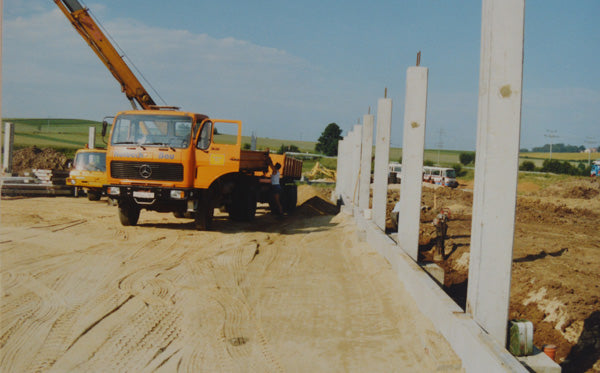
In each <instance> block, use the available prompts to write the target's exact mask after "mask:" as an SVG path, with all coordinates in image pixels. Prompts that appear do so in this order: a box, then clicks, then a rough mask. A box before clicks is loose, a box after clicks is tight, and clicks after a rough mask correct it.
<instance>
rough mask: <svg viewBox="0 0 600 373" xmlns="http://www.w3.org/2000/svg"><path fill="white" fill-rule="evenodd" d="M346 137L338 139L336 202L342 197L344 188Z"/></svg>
mask: <svg viewBox="0 0 600 373" xmlns="http://www.w3.org/2000/svg"><path fill="white" fill-rule="evenodd" d="M344 158H345V153H344V139H341V140H340V141H338V154H337V167H336V168H337V172H336V180H335V198H336V202H337V201H338V200H340V198H342V193H343V190H344Z"/></svg>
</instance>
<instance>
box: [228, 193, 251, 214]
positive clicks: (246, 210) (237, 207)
mask: <svg viewBox="0 0 600 373" xmlns="http://www.w3.org/2000/svg"><path fill="white" fill-rule="evenodd" d="M233 193H234V194H233V204H232V205H231V206H229V208H228V210H229V217H230V218H231V220H236V221H250V220H252V219H254V216H255V215H256V193H255V192H254V191H253V190H252V189H243V188H237V189H236V190H235V191H234V192H233Z"/></svg>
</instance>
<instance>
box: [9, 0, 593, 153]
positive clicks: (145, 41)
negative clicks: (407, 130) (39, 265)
mask: <svg viewBox="0 0 600 373" xmlns="http://www.w3.org/2000/svg"><path fill="white" fill-rule="evenodd" d="M82 3H84V4H85V5H86V6H88V7H89V8H90V9H91V12H92V14H93V15H94V16H96V17H97V18H98V19H99V20H100V22H101V23H102V25H103V26H105V28H106V29H107V30H108V31H109V33H110V34H111V35H112V36H113V37H114V38H115V39H116V41H117V42H118V44H119V45H120V46H121V47H122V48H123V50H124V51H125V53H126V54H127V56H128V57H129V58H130V59H131V61H133V63H134V64H135V66H136V67H137V68H139V70H140V71H142V72H143V74H144V76H145V77H146V78H147V79H148V81H149V82H150V83H151V85H152V86H153V87H154V88H156V90H157V91H158V93H159V94H160V97H162V98H163V99H164V101H165V102H164V103H166V104H168V105H178V106H181V107H182V109H185V110H189V111H194V112H201V113H204V114H208V115H210V116H211V117H214V118H227V119H239V120H242V121H243V122H244V133H245V134H250V133H251V131H254V132H255V133H256V134H257V135H258V136H260V137H271V138H283V139H295V140H300V139H301V140H312V141H315V140H316V139H317V138H318V137H319V135H320V133H321V132H322V131H323V129H324V128H325V126H326V125H327V124H328V123H330V122H336V123H338V124H339V125H340V127H341V128H342V129H344V133H346V131H347V130H349V129H351V128H352V126H353V125H354V124H356V123H357V121H358V120H359V119H360V118H362V116H363V115H364V114H366V113H367V111H368V109H369V107H371V111H372V112H373V113H375V112H376V105H377V100H378V99H379V98H381V97H383V92H384V88H385V87H387V88H388V96H389V97H391V98H392V99H393V108H394V110H393V115H392V144H393V145H394V146H401V144H402V125H403V123H402V122H403V117H404V114H403V111H404V90H405V76H406V69H407V68H408V67H409V66H412V65H414V64H415V61H416V54H417V52H418V51H421V52H422V58H421V65H422V66H426V67H428V68H429V91H428V113H427V135H426V147H427V148H438V147H440V146H441V147H442V148H444V149H459V150H468V149H469V150H474V149H475V141H476V129H477V97H478V84H479V53H480V34H481V0H478V1H477V0H464V1H448V0H445V1H444V0H421V1H410V2H409V1H385V2H366V1H350V0H349V1H326V0H321V1H313V0H309V1H296V2H290V1H233V0H231V1H228V0H222V1H218V2H215V1H211V2H207V1H192V0H180V1H175V2H166V1H155V0H144V1H142V0H128V1H117V0H106V1H103V2H100V1H97V2H93V1H91V0H87V1H82ZM525 14H526V20H525V64H524V83H523V112H522V125H521V147H522V148H523V147H524V148H531V147H533V146H540V145H543V144H544V143H547V142H548V141H549V140H548V138H546V137H545V136H544V135H546V134H548V133H549V131H556V134H557V135H558V136H559V138H557V139H554V142H555V143H556V142H562V143H566V144H572V145H584V143H585V142H586V141H589V140H590V138H591V139H593V140H592V141H594V142H595V143H596V145H600V123H599V122H600V120H599V119H598V118H600V88H599V87H600V74H599V73H598V61H599V60H600V26H598V22H597V19H598V16H599V15H600V1H599V0H579V1H576V2H566V1H558V0H543V1H542V0H537V1H534V0H529V1H527V3H526V11H525ZM2 58H3V61H2V63H3V67H2V100H3V102H2V115H3V116H4V117H52V118H85V119H95V120H101V119H102V117H104V116H105V115H111V114H114V113H116V112H117V111H119V110H123V109H128V108H129V103H128V101H127V100H126V99H125V96H124V95H123V94H122V93H121V92H120V88H119V86H118V85H117V83H116V81H115V80H114V79H113V77H112V76H111V75H110V74H109V73H108V71H107V70H106V68H105V67H104V65H102V64H101V63H100V61H99V60H98V59H97V57H96V56H95V55H94V54H93V53H92V51H91V49H90V48H89V47H88V46H87V45H86V44H85V43H84V41H83V40H82V39H81V37H80V36H79V35H78V34H77V33H76V32H75V30H74V29H73V28H72V27H71V25H70V24H69V23H68V22H67V20H66V18H65V17H64V16H63V15H62V13H60V12H59V10H58V7H56V5H55V4H54V2H53V1H51V0H4V22H3V55H2ZM143 84H144V85H145V86H146V87H147V88H150V87H149V85H148V83H145V82H143ZM151 95H152V96H153V97H154V99H155V101H157V102H159V103H163V102H162V101H161V100H160V98H159V96H158V95H157V94H156V93H153V91H151Z"/></svg>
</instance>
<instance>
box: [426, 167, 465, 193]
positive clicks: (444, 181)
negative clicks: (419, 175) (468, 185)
mask: <svg viewBox="0 0 600 373" xmlns="http://www.w3.org/2000/svg"><path fill="white" fill-rule="evenodd" d="M423 181H425V182H428V183H433V184H437V185H443V186H447V187H450V188H456V187H457V186H458V182H457V181H456V171H454V169H453V168H446V167H431V166H424V167H423Z"/></svg>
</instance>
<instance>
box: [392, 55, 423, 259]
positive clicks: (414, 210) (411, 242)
mask: <svg viewBox="0 0 600 373" xmlns="http://www.w3.org/2000/svg"><path fill="white" fill-rule="evenodd" d="M428 73H429V69H428V68H426V67H417V66H413V67H409V68H408V70H407V71H406V99H405V104H404V135H403V138H402V184H401V189H400V215H399V217H398V244H399V245H400V246H401V247H402V248H403V249H404V251H406V253H407V254H408V255H410V257H411V258H413V260H415V261H416V260H417V257H418V254H419V223H420V216H421V188H422V185H423V151H424V149H425V123H426V117H427V81H428Z"/></svg>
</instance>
